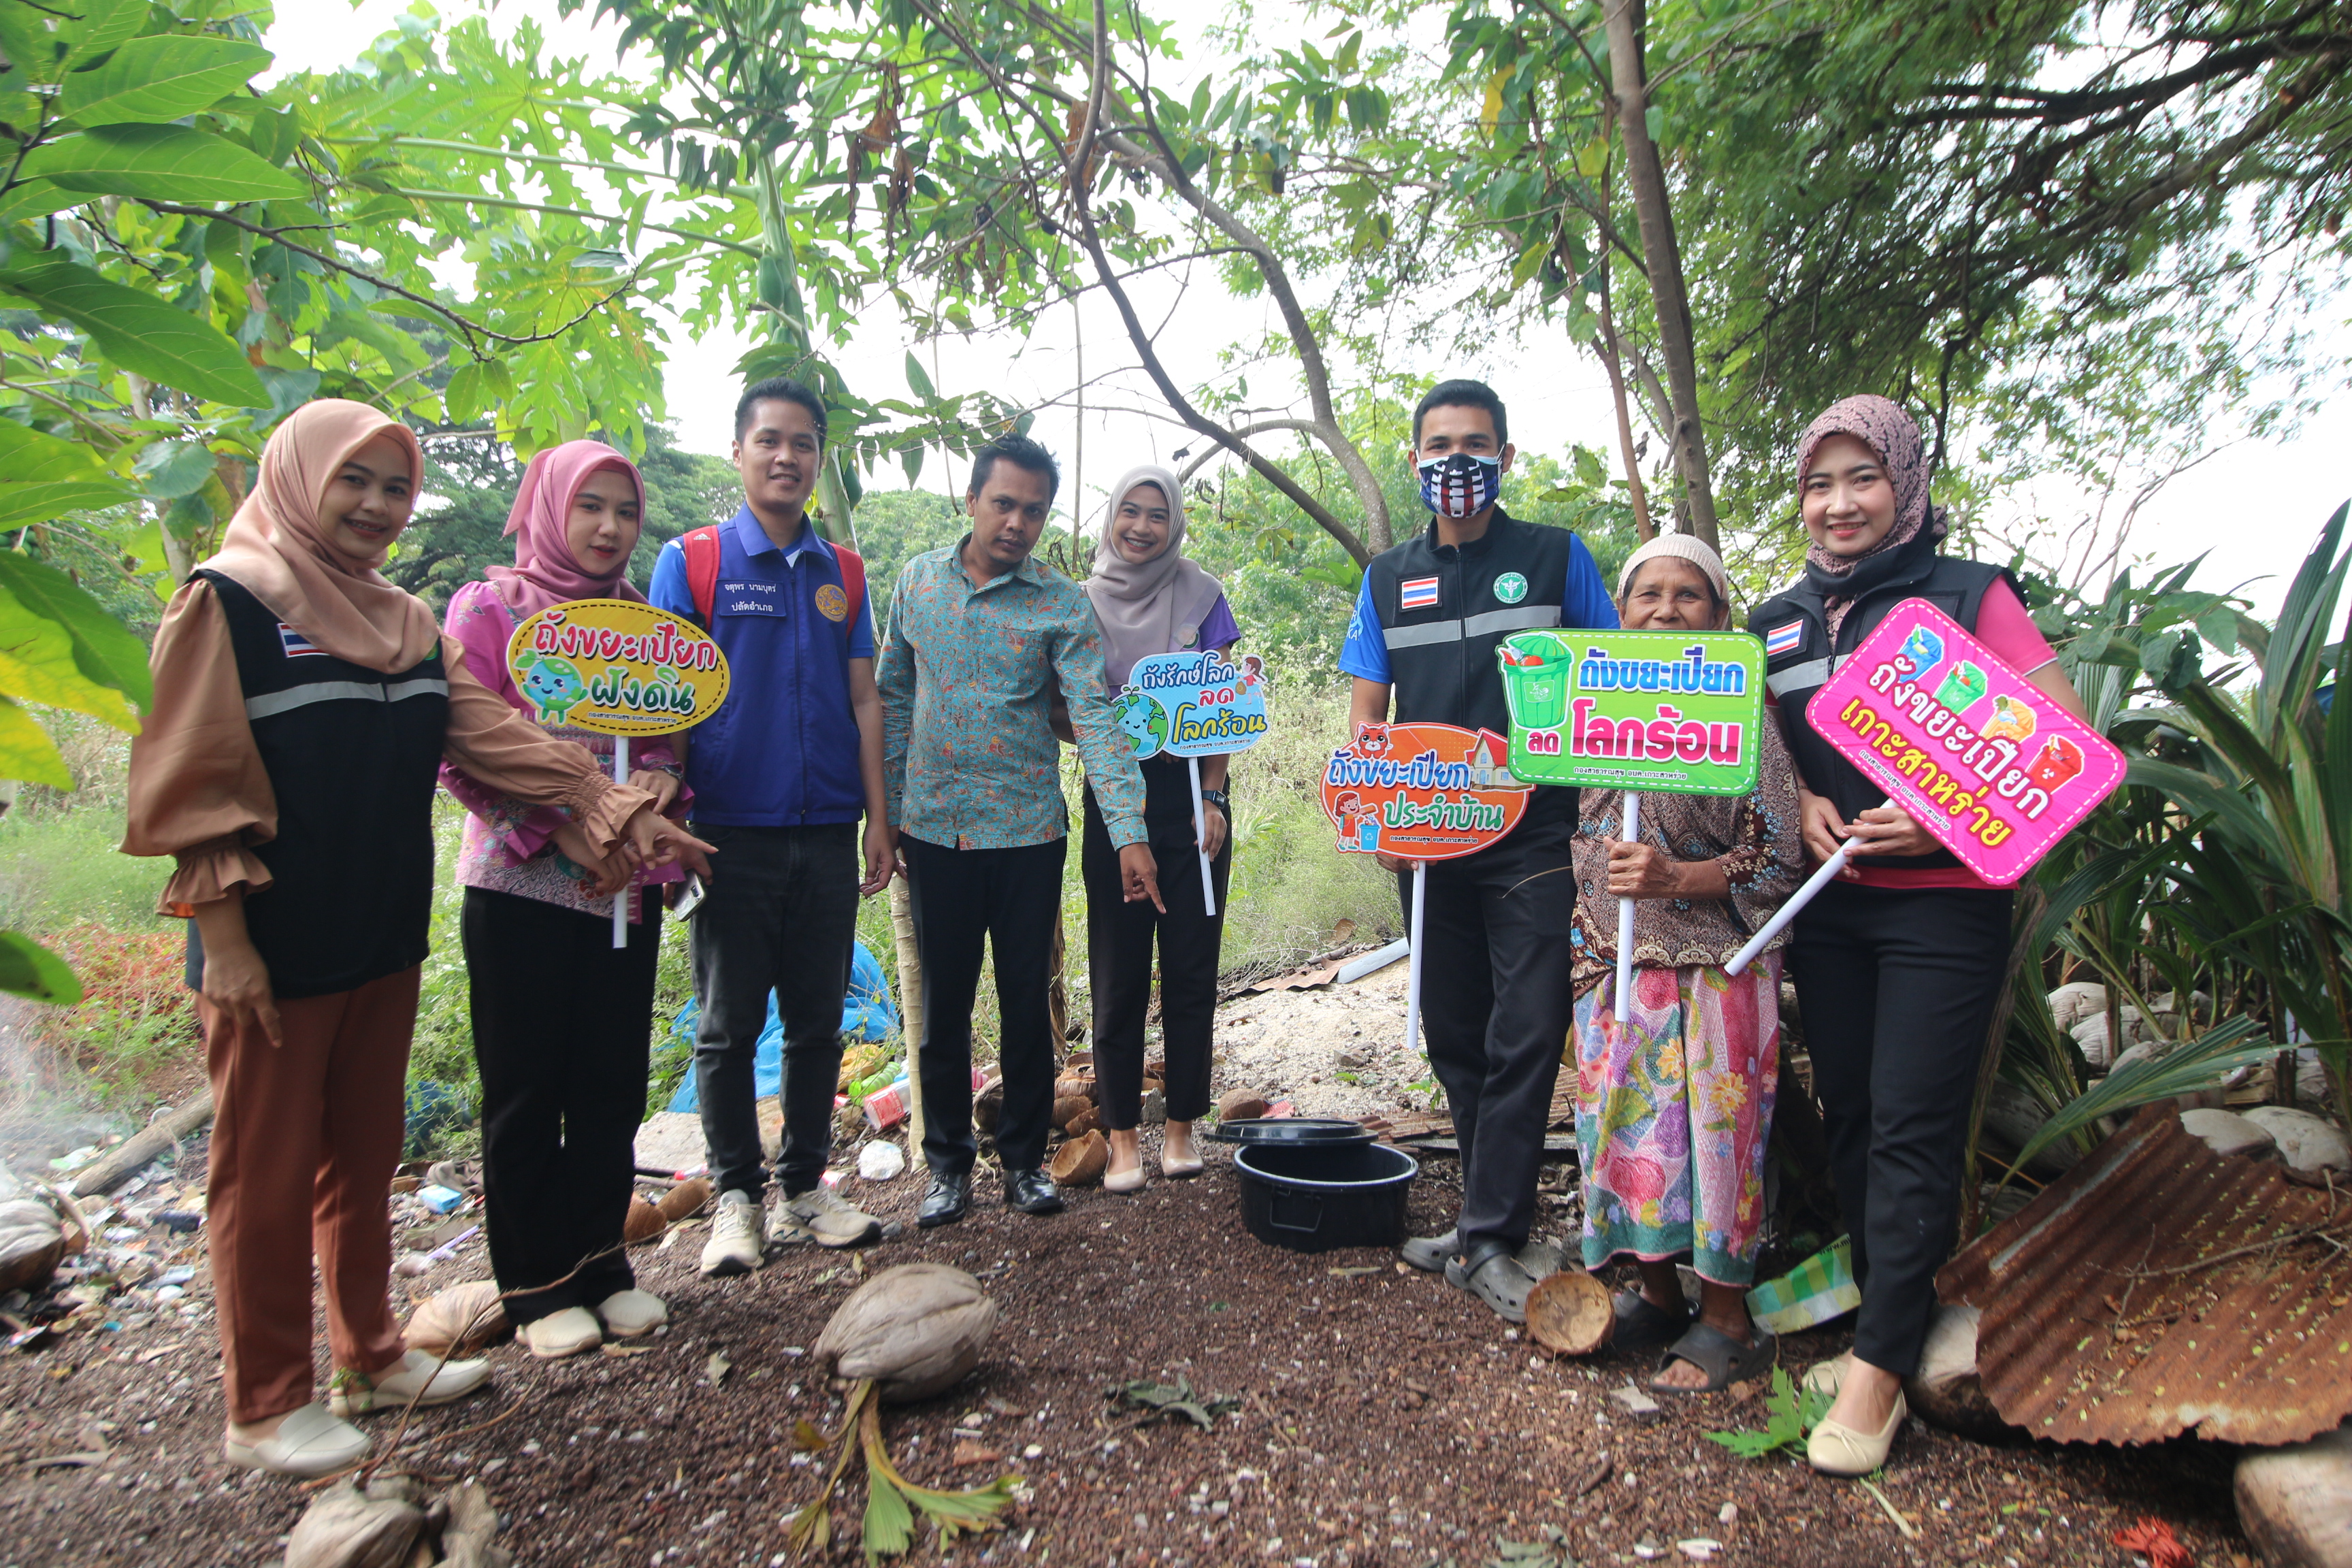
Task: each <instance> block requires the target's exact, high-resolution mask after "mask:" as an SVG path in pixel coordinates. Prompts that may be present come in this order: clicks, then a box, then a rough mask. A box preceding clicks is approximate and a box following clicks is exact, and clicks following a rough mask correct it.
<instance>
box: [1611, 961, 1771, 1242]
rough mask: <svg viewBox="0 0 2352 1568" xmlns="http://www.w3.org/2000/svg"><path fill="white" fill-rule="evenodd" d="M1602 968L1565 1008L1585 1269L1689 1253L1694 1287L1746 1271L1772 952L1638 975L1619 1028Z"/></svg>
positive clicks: (1763, 1115)
mask: <svg viewBox="0 0 2352 1568" xmlns="http://www.w3.org/2000/svg"><path fill="white" fill-rule="evenodd" d="M1616 989H1617V977H1616V975H1615V974H1614V973H1610V974H1608V975H1606V976H1604V977H1603V978H1602V979H1601V983H1600V984H1597V985H1595V986H1594V987H1593V988H1592V989H1591V990H1590V991H1588V992H1586V993H1585V994H1584V995H1583V997H1582V998H1581V999H1580V1000H1579V1001H1578V1003H1577V1005H1576V1066H1577V1074H1576V1141H1577V1144H1578V1147H1579V1150H1580V1152H1581V1154H1582V1156H1583V1160H1584V1262H1585V1266H1586V1267H1587V1268H1599V1267H1600V1266H1601V1265H1602V1264H1604V1263H1606V1262H1608V1261H1610V1260H1611V1259H1612V1258H1618V1257H1621V1256H1623V1255H1626V1254H1631V1255H1632V1256H1633V1257H1635V1258H1644V1259H1649V1260H1656V1259H1659V1258H1675V1257H1679V1256H1681V1255H1683V1254H1685V1253H1687V1254H1689V1255H1690V1259H1691V1267H1692V1268H1694V1269H1696V1271H1697V1272H1698V1276H1699V1278H1700V1279H1706V1280H1711V1281H1713V1282H1714V1283H1716V1284H1718V1285H1746V1284H1748V1282H1749V1281H1750V1280H1752V1279H1754V1277H1755V1273H1756V1248H1757V1245H1758V1243H1759V1241H1760V1240H1761V1239H1762V1231H1763V1223H1764V1144H1765V1141H1766V1139H1767V1138H1768V1137H1769V1135H1770V1133H1771V1131H1772V1100H1773V1095H1774V1092H1775V1090H1776V1089H1778V1087H1779V1084H1780V954H1779V953H1777V952H1768V953H1766V954H1764V955H1763V956H1762V957H1760V958H1759V959H1758V960H1757V961H1756V962H1755V963H1752V964H1750V965H1749V966H1748V971H1747V973H1744V974H1740V975H1738V976H1737V977H1734V976H1732V975H1727V974H1726V973H1724V972H1723V971H1722V970H1721V969H1719V968H1717V967H1715V966H1713V965H1710V964H1692V965H1689V966H1687V967H1685V968H1682V969H1636V970H1635V971H1634V972H1633V1009H1632V1013H1633V1016H1632V1018H1631V1020H1630V1027H1627V1028H1624V1029H1620V1028H1618V1027H1617V1023H1616V1014H1615V1008H1614V1006H1613V1005H1612V1002H1613V994H1614V993H1615V991H1616Z"/></svg>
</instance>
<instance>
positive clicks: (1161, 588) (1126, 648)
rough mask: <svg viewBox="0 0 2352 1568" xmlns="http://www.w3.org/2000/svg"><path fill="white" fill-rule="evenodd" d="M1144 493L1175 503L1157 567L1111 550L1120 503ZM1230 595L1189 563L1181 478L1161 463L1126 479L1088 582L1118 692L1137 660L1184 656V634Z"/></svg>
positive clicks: (1154, 561) (1106, 515)
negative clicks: (1144, 488) (1150, 490)
mask: <svg viewBox="0 0 2352 1568" xmlns="http://www.w3.org/2000/svg"><path fill="white" fill-rule="evenodd" d="M1138 485H1150V486H1152V487H1154V488H1155V489H1158V490H1159V491H1160V494H1161V495H1163V496H1166V497H1167V498H1168V543H1167V544H1166V546H1165V547H1163V548H1162V549H1161V550H1160V553H1159V554H1157V555H1155V556H1153V557H1152V558H1151V559H1150V560H1149V561H1129V559H1128V558H1127V557H1126V556H1124V555H1121V554H1120V553H1119V552H1118V545H1116V544H1114V543H1112V542H1111V535H1112V534H1113V533H1114V532H1115V531H1117V530H1118V503H1119V502H1121V501H1123V500H1126V499H1127V492H1128V491H1129V490H1131V489H1135V488H1136V487H1137V486H1138ZM1223 592H1224V585H1223V584H1221V583H1219V582H1218V581H1217V580H1216V579H1215V578H1214V577H1212V576H1211V575H1209V574H1208V573H1206V572H1204V571H1202V569H1201V568H1200V567H1199V566H1198V565H1195V564H1194V563H1192V562H1191V561H1188V560H1186V559H1185V558H1184V488H1183V486H1181V485H1180V484H1178V483H1177V482H1176V476H1175V475H1173V474H1171V473H1170V472H1169V471H1168V470H1167V469H1166V468H1160V467H1159V466H1158V465H1157V464H1153V463H1146V464H1144V465H1142V466H1141V467H1139V468H1129V470H1128V471H1127V472H1126V473H1124V474H1122V475H1120V476H1119V480H1118V484H1116V485H1114V486H1113V487H1111V492H1110V504H1109V505H1108V507H1106V508H1105V509H1104V511H1103V527H1102V538H1101V539H1100V540H1099V541H1097V543H1096V545H1095V564H1094V573H1093V574H1092V575H1091V576H1089V577H1088V578H1087V598H1089V599H1091V600H1093V601H1094V606H1095V619H1096V621H1097V622H1098V623H1099V624H1100V625H1101V626H1102V632H1103V669H1104V673H1105V674H1107V675H1108V676H1109V678H1110V689H1112V690H1113V691H1117V690H1118V689H1119V688H1120V687H1121V686H1123V685H1125V684H1126V682H1127V678H1128V674H1129V671H1131V670H1133V669H1134V668H1135V661H1136V660H1138V659H1139V658H1150V657H1152V656H1153V655H1154V654H1161V653H1175V652H1180V651H1182V648H1181V647H1180V644H1181V643H1182V638H1183V636H1184V634H1185V633H1186V632H1188V631H1193V630H1197V629H1198V628H1199V626H1200V625H1201V623H1202V621H1204V620H1206V619H1208V617H1209V612H1210V611H1211V610H1213V609H1215V608H1216V607H1217V597H1218V595H1221V594H1223ZM1189 646H1190V645H1189V644H1184V645H1183V647H1189Z"/></svg>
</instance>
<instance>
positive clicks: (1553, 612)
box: [1364, 505, 1576, 826]
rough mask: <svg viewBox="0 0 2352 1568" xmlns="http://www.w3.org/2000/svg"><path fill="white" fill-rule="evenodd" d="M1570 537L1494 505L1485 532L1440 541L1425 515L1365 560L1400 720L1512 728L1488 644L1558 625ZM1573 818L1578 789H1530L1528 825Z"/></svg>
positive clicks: (1504, 730) (1499, 671) (1496, 729)
mask: <svg viewBox="0 0 2352 1568" xmlns="http://www.w3.org/2000/svg"><path fill="white" fill-rule="evenodd" d="M1575 537H1576V536H1575V535H1574V534H1572V533H1570V531H1568V530H1567V529H1564V528H1545V527H1541V526H1539V525H1536V524H1530V523H1525V522H1521V521H1518V520H1517V519H1516V518H1513V517H1511V516H1510V515H1509V514H1507V512H1505V511H1504V510H1503V509H1502V507H1501V506H1499V505H1497V506H1496V508H1495V512H1494V515H1493V516H1492V517H1491V518H1489V519H1488V520H1487V522H1486V533H1485V534H1483V535H1482V536H1480V537H1479V538H1476V539H1474V540H1472V541H1471V542H1469V543H1467V544H1464V545H1461V546H1458V547H1457V546H1454V545H1451V544H1440V543H1438V542H1437V523H1436V521H1435V520H1434V519H1432V520H1431V521H1430V525H1429V527H1428V528H1427V529H1426V530H1424V531H1423V532H1422V533H1421V535H1420V536H1419V537H1417V538H1414V539H1410V540H1407V541H1406V542H1404V543H1402V544H1400V545H1398V546H1396V547H1395V548H1394V549H1392V550H1388V551H1384V552H1381V554H1379V555H1377V556H1374V557H1373V558H1372V563H1371V564H1370V565H1369V566H1367V567H1365V568H1364V579H1365V581H1366V583H1367V584H1370V588H1371V602H1372V608H1373V611H1374V612H1375V613H1376V614H1377V615H1378V616H1380V621H1381V637H1382V638H1383V640H1384V641H1385V642H1386V643H1387V645H1388V653H1389V680H1390V684H1391V689H1392V694H1393V696H1394V698H1395V705H1394V708H1393V710H1392V711H1393V712H1394V713H1395V716H1396V721H1397V722H1399V723H1400V724H1413V723H1421V724H1454V725H1458V726H1460V727H1461V728H1463V729H1465V730H1492V731H1494V732H1495V733H1496V734H1497V735H1507V734H1509V733H1510V732H1511V710H1510V705H1509V703H1508V702H1507V701H1506V700H1505V699H1504V696H1503V671H1502V667H1501V666H1500V665H1498V664H1497V663H1496V659H1495V649H1496V647H1499V646H1500V645H1501V643H1502V640H1503V639H1504V638H1505V637H1508V636H1510V635H1511V634H1512V633H1513V632H1523V631H1528V630H1531V629H1534V628H1537V627H1542V626H1558V625H1559V623H1560V608H1561V606H1560V597H1561V595H1563V594H1564V593H1565V592H1566V591H1567V584H1568V563H1569V550H1570V544H1571V543H1572V542H1573V541H1574V539H1575ZM1514 577H1516V578H1517V581H1516V582H1512V581H1510V579H1512V578H1514ZM1496 584H1502V585H1503V593H1501V594H1497V593H1496ZM1409 601H1410V602H1411V603H1412V606H1413V607H1412V608H1411V609H1408V608H1406V607H1405V606H1406V605H1407V603H1408V602H1409ZM1575 819H1576V791H1574V790H1572V789H1563V788H1560V787H1559V786H1556V785H1550V784H1539V785H1538V786H1537V787H1536V790H1535V798H1534V799H1533V800H1531V801H1529V802H1528V815H1527V817H1526V819H1525V821H1526V823H1527V824H1528V825H1529V826H1532V825H1535V824H1538V823H1544V822H1552V821H1559V820H1566V821H1570V822H1572V821H1574V820H1575Z"/></svg>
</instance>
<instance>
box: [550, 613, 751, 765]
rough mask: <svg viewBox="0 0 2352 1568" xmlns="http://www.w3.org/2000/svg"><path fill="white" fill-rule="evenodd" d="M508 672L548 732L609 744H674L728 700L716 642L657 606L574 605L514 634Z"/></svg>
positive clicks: (724, 668)
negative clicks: (555, 728)
mask: <svg viewBox="0 0 2352 1568" xmlns="http://www.w3.org/2000/svg"><path fill="white" fill-rule="evenodd" d="M507 668H508V669H509V670H510V671H511V672H512V673H513V675H514V683H515V689H516V690H518V691H520V692H521V693H522V694H523V696H524V698H525V699H527V700H529V701H530V704H531V706H532V709H533V710H534V715H533V716H534V717H536V718H537V719H538V720H539V721H541V723H550V724H576V725H578V726H579V727H580V728H581V729H583V730H593V731H596V732H597V733H599V734H603V735H667V734H670V733H672V732H674V731H679V730H685V729H689V728H691V727H692V726H694V725H696V724H699V723H701V722H702V721H704V720H705V719H708V718H709V717H710V716H711V714H713V713H715V712H717V711H718V710H719V704H720V703H721V702H724V701H725V700H727V659H726V656H724V655H723V654H721V653H720V652H719V645H718V644H717V643H715V642H712V641H711V640H710V637H709V633H707V632H705V631H704V630H703V629H702V628H701V627H699V626H696V625H695V624H694V623H693V622H692V621H688V620H681V619H680V618H679V617H677V616H673V615H671V614H669V613H668V612H667V611H666V610H657V609H655V608H654V607H653V606H652V605H639V604H633V603H631V602H630V601H628V600H625V599H574V600H572V602H571V603H570V604H565V605H549V606H548V607H547V608H546V609H543V610H541V611H540V612H539V614H537V615H535V616H531V617H530V619H529V620H527V621H525V622H523V623H522V625H520V626H517V627H515V632H514V637H512V638H511V639H510V640H509V642H508V643H507Z"/></svg>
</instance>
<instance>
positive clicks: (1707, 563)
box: [1617, 533, 1731, 607]
mask: <svg viewBox="0 0 2352 1568" xmlns="http://www.w3.org/2000/svg"><path fill="white" fill-rule="evenodd" d="M1661 555H1671V556H1674V557H1675V559H1676V560H1679V561H1687V562H1689V563H1691V564H1692V565H1694V566H1696V567H1697V568H1698V569H1699V570H1700V571H1701V572H1704V573H1706V580H1707V581H1708V582H1709V583H1712V584H1715V597H1716V600H1717V603H1718V604H1721V605H1725V606H1727V607H1728V606H1729V605H1730V604H1731V579H1730V577H1729V576H1728V575H1727V574H1726V573H1725V572H1724V570H1723V557H1722V556H1720V555H1717V553H1716V552H1714V551H1713V550H1711V549H1709V548H1708V547H1707V545H1706V542H1705V541H1704V540H1701V539H1697V538H1695V537H1693V536H1692V535H1690V534H1687V533H1661V534H1659V535H1658V536H1657V537H1656V538H1655V539H1653V540H1651V541H1650V542H1648V543H1647V544H1644V545H1643V546H1641V547H1640V548H1639V549H1637V550H1635V551H1634V552H1633V554H1631V555H1628V556H1627V557H1625V564H1624V566H1623V567H1622V569H1620V570H1619V572H1618V574H1617V597H1619V598H1620V599H1622V598H1623V597H1624V596H1625V590H1626V589H1628V588H1631V587H1632V586H1633V574H1634V572H1635V571H1636V570H1637V569H1638V568H1639V567H1640V566H1641V564H1642V563H1643V562H1644V561H1654V560H1656V559H1657V558H1658V557H1659V556H1661Z"/></svg>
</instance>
